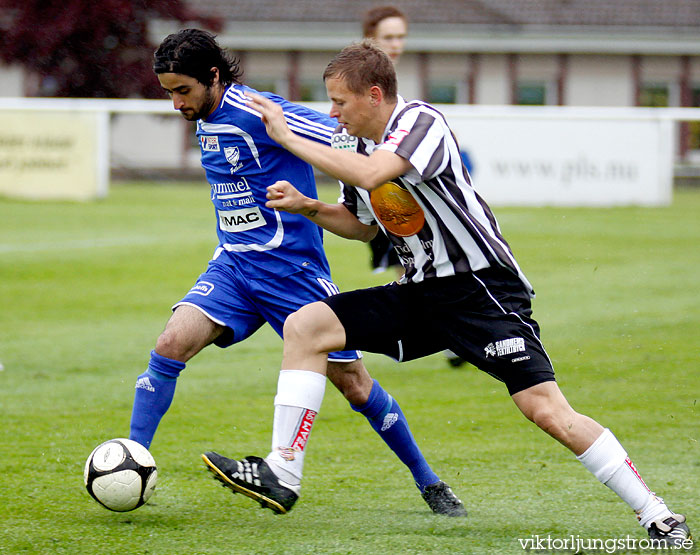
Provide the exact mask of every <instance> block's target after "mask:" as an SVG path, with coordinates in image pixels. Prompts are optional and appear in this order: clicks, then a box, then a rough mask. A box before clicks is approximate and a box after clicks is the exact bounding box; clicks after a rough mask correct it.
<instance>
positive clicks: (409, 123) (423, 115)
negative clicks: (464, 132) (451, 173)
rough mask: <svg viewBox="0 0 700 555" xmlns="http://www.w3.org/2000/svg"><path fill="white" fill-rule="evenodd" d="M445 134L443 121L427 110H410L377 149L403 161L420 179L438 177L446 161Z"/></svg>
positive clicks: (447, 157)
mask: <svg viewBox="0 0 700 555" xmlns="http://www.w3.org/2000/svg"><path fill="white" fill-rule="evenodd" d="M445 132H446V125H445V123H444V121H443V120H442V118H438V117H436V116H435V115H434V114H432V113H430V112H427V111H422V110H409V111H407V112H406V113H404V115H403V116H402V117H401V118H399V120H398V122H397V124H396V127H395V129H394V130H393V131H392V132H391V133H390V134H389V136H388V137H387V138H386V140H385V141H384V142H383V143H382V144H381V145H379V147H378V148H380V149H382V150H389V151H390V152H394V153H396V154H398V155H399V156H401V157H402V158H405V159H406V160H408V161H409V162H410V163H411V165H412V166H413V167H414V168H415V169H416V171H417V172H418V173H419V174H420V176H421V179H422V180H428V179H432V178H433V177H435V176H437V175H438V174H440V173H441V172H442V171H443V170H444V169H445V167H446V166H447V163H448V161H449V152H448V151H447V148H446V145H445Z"/></svg>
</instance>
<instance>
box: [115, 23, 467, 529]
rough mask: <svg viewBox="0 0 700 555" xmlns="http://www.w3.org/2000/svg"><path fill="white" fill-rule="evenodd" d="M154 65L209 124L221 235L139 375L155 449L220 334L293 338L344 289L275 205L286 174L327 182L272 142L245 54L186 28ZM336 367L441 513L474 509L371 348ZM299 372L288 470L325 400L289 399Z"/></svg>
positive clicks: (308, 124) (313, 129)
mask: <svg viewBox="0 0 700 555" xmlns="http://www.w3.org/2000/svg"><path fill="white" fill-rule="evenodd" d="M154 70H155V73H156V74H157V77H158V79H159V81H160V84H161V85H162V87H163V89H164V90H165V91H166V92H167V93H168V94H169V95H170V96H171V98H172V100H173V107H174V108H175V109H176V110H179V111H180V113H181V114H182V116H183V117H184V118H185V119H187V120H190V121H197V138H198V139H199V144H200V148H201V156H202V158H201V160H202V166H203V168H204V170H205V173H206V177H207V181H208V182H209V184H210V187H211V193H210V194H211V201H212V203H213V204H214V209H215V214H216V219H217V235H218V241H219V244H218V247H217V248H216V250H215V252H214V256H213V258H212V260H211V261H210V262H209V265H208V267H207V269H206V271H205V272H204V273H203V274H202V275H200V276H199V279H198V280H197V282H196V283H195V284H194V286H193V287H192V288H191V289H190V291H189V292H188V293H187V294H186V295H185V297H184V298H183V299H182V300H181V301H179V302H178V303H177V304H175V306H174V307H173V314H172V316H171V318H170V320H169V321H168V323H167V325H166V327H165V330H164V331H163V333H162V334H161V335H160V337H159V338H158V340H157V342H156V346H155V349H154V350H153V351H152V352H151V357H150V361H149V364H148V369H147V371H146V372H145V373H143V374H141V375H140V376H139V377H138V379H137V382H136V393H135V399H134V405H133V411H132V418H131V432H130V436H129V437H130V438H131V439H133V440H135V441H138V442H139V443H141V444H142V445H144V446H146V447H150V445H151V441H152V440H153V437H154V434H155V432H156V429H157V427H158V425H159V423H160V421H161V418H162V417H163V416H164V414H165V413H166V411H167V410H168V408H169V407H170V403H171V402H172V399H173V396H174V393H175V384H176V381H177V379H178V377H179V375H180V373H181V372H182V371H183V370H184V369H185V364H186V363H187V362H188V361H189V360H190V359H191V358H192V357H193V356H195V355H196V354H197V353H198V352H200V351H201V350H202V349H204V348H205V347H206V346H208V345H210V344H212V343H213V344H215V345H217V346H219V347H228V346H230V345H233V344H235V343H238V342H240V341H243V340H245V339H246V338H248V337H250V336H251V335H252V334H253V333H255V331H256V330H258V329H259V328H260V327H261V326H263V325H264V324H265V322H267V323H269V324H270V325H271V326H272V327H273V329H274V330H275V331H276V332H277V333H278V334H280V335H282V326H283V324H284V321H285V319H286V318H287V316H288V315H289V314H291V313H293V312H294V311H296V310H297V309H299V308H300V307H302V306H303V305H305V304H307V303H309V302H313V301H318V300H320V299H323V298H325V297H327V296H329V295H333V294H335V293H337V292H338V290H337V288H336V286H335V285H334V284H333V282H332V281H331V274H330V269H329V267H328V261H327V260H326V255H325V253H324V251H323V242H322V230H321V229H320V228H318V227H317V226H316V225H315V224H314V223H312V222H310V221H309V220H308V219H306V218H304V217H302V216H300V215H297V214H289V213H283V212H280V211H276V210H274V209H272V208H270V207H267V206H265V203H266V200H267V199H266V193H267V190H266V188H267V186H268V185H269V184H270V183H272V182H274V181H276V180H278V179H283V178H291V179H294V181H295V183H297V186H298V187H299V188H300V190H303V191H304V194H305V195H308V196H311V197H316V184H315V180H314V176H313V170H312V168H311V166H309V164H307V163H306V162H303V161H302V160H300V159H299V158H298V157H296V156H294V155H293V154H291V153H290V152H288V151H286V150H285V149H283V148H281V147H280V145H278V144H277V143H276V142H275V141H273V140H271V139H270V137H269V136H268V134H267V133H266V131H265V126H264V125H263V123H262V121H261V116H260V114H258V113H257V112H256V111H255V110H252V109H251V108H249V107H248V106H247V105H246V102H247V100H248V95H250V94H253V93H256V91H254V90H253V89H251V88H249V87H246V86H244V85H243V84H242V83H241V81H240V76H241V72H240V69H239V67H238V65H237V63H236V61H235V60H233V59H232V58H230V57H229V56H228V55H227V54H226V52H225V51H223V50H222V49H221V48H220V47H219V45H218V44H217V43H216V41H215V38H214V36H213V35H211V34H209V33H207V32H205V31H201V30H198V29H185V30H183V31H180V32H178V33H175V34H173V35H169V36H168V37H166V38H165V40H164V41H163V42H162V43H161V45H160V46H159V47H158V49H157V50H156V53H155V62H154ZM261 94H262V95H263V96H265V98H268V99H269V100H270V101H271V102H274V103H275V104H276V105H277V106H279V107H280V109H281V110H282V112H283V113H284V117H285V118H286V119H287V121H288V122H289V126H290V128H291V129H293V130H294V132H295V133H299V135H300V136H303V137H305V138H308V139H309V140H312V141H316V142H318V143H319V144H325V145H329V144H330V141H331V138H332V135H333V130H334V128H335V127H336V125H337V122H336V121H335V120H333V119H331V118H329V117H328V116H326V115H324V114H321V113H318V112H315V111H313V110H310V109H308V108H305V107H303V106H299V105H296V104H293V103H291V102H288V101H286V100H284V99H283V98H281V97H279V96H277V95H274V94H271V93H261ZM327 367H328V377H329V379H330V380H331V381H332V382H333V384H334V385H335V386H336V387H337V388H338V389H339V390H340V391H341V393H343V395H344V396H345V398H346V399H347V400H348V401H349V402H350V403H351V406H352V408H353V409H354V410H356V411H358V412H360V413H362V414H363V415H364V416H365V417H366V418H367V419H368V421H369V423H370V424H371V426H372V428H373V429H374V430H375V431H376V432H377V433H378V434H379V436H380V437H381V438H382V439H383V440H384V441H385V442H386V443H387V445H388V446H389V447H390V448H391V449H392V450H393V451H394V452H395V453H396V455H397V456H398V457H399V459H401V461H402V462H403V463H404V464H405V465H406V466H407V467H408V469H409V470H410V471H411V474H412V476H413V478H414V481H415V483H416V485H417V486H418V488H419V490H420V492H421V494H422V496H423V499H425V501H426V502H427V503H428V505H429V506H430V508H431V510H433V511H434V512H436V513H440V514H446V515H450V516H465V515H466V511H465V510H464V507H463V505H462V503H461V501H460V500H459V499H458V498H457V497H456V496H455V495H454V493H452V490H451V489H450V488H449V487H448V486H447V485H446V484H445V483H444V482H442V481H441V480H440V478H439V477H438V476H437V475H436V474H435V472H434V471H433V470H432V468H431V467H430V465H429V464H428V463H427V462H426V460H425V458H424V456H423V454H422V453H421V451H420V449H419V447H418V445H417V444H416V442H415V439H414V438H413V435H412V433H411V430H410V428H409V426H408V423H407V421H406V417H405V416H404V414H403V412H402V411H401V408H400V406H399V404H398V402H397V401H396V400H395V399H393V398H392V397H391V396H390V395H389V394H388V393H387V392H386V391H385V390H384V389H383V388H382V387H381V385H380V384H379V383H378V382H377V381H376V380H372V378H371V377H370V376H369V374H368V373H367V370H366V369H365V367H364V365H363V363H362V360H361V353H359V352H358V351H356V350H353V349H350V350H342V349H339V350H338V351H334V352H333V353H329V354H328V356H327ZM317 376H318V377H319V378H320V379H318V378H317ZM307 377H308V378H311V379H305V378H307ZM298 378H299V377H295V376H290V375H289V373H282V374H281V375H280V378H279V379H280V384H279V386H278V388H279V393H278V395H277V398H276V403H277V404H278V405H279V406H280V407H281V408H280V413H281V416H280V417H279V419H281V420H286V419H289V418H291V419H295V418H296V419H299V420H300V422H302V423H303V426H304V429H303V430H302V433H301V434H299V435H298V436H295V438H293V439H294V440H295V441H292V439H290V438H289V437H288V436H287V435H286V432H285V428H284V426H282V425H281V424H280V422H278V425H276V427H275V431H276V433H278V434H281V437H280V438H279V439H277V438H276V439H275V445H281V444H287V443H288V444H289V449H287V450H285V451H281V452H280V457H279V461H281V462H280V463H279V465H275V463H274V461H270V464H271V465H272V467H273V468H275V469H276V470H277V471H278V472H280V473H284V472H285V470H284V464H282V463H284V462H285V461H286V460H287V459H296V460H297V461H298V460H301V459H303V456H304V444H305V435H304V433H305V431H306V430H307V429H308V428H309V427H310V424H311V423H312V422H313V418H314V416H315V413H316V412H318V409H319V408H320V403H319V405H318V406H316V405H315V404H312V405H308V404H305V405H303V408H300V406H299V405H298V404H294V403H293V402H292V403H291V406H290V403H288V402H287V400H286V397H285V395H284V391H285V389H286V386H285V384H286V382H287V381H289V380H296V379H298ZM301 379H302V381H304V382H305V386H304V387H305V388H306V390H308V394H309V399H312V400H313V399H320V398H321V397H322V396H323V391H324V389H325V381H326V380H325V377H324V376H322V375H320V374H311V373H309V372H304V373H303V374H302V375H301ZM279 419H278V420H279ZM290 433H291V432H290ZM300 477H301V475H299V477H298V478H300ZM288 483H289V485H290V488H291V489H289V490H288V491H289V496H288V497H287V499H285V500H281V501H279V500H278V501H276V502H274V503H271V504H270V507H271V508H272V509H273V510H275V511H276V512H280V513H284V512H286V511H287V510H288V509H289V508H291V506H292V505H293V503H294V501H295V500H296V497H297V493H296V492H298V490H299V481H298V479H297V477H296V476H291V475H290V476H289V477H288ZM293 490H296V491H293Z"/></svg>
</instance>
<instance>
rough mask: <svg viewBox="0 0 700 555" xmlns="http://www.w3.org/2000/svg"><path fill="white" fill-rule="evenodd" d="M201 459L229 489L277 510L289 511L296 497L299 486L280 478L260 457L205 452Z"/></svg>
mask: <svg viewBox="0 0 700 555" xmlns="http://www.w3.org/2000/svg"><path fill="white" fill-rule="evenodd" d="M202 459H203V460H204V463H205V464H206V465H207V467H208V468H209V470H210V471H211V472H212V473H213V474H214V477H215V478H216V479H217V480H219V482H221V483H222V484H223V485H224V486H226V487H227V488H229V489H230V490H232V491H233V493H242V494H243V495H247V496H248V497H250V498H251V499H255V500H256V501H257V502H258V503H260V504H261V505H262V506H263V508H266V509H272V511H273V512H275V513H277V514H284V513H286V512H288V511H290V510H291V508H292V506H294V503H295V502H296V500H297V499H298V497H299V489H300V487H299V486H291V485H290V484H286V483H285V482H282V480H280V479H279V478H277V476H276V475H275V473H274V472H272V470H271V469H270V467H269V466H268V465H267V463H266V462H265V461H264V460H263V459H261V458H260V457H246V458H245V459H241V460H240V461H237V460H234V459H229V458H226V457H223V456H221V455H219V454H218V453H213V452H208V453H204V454H203V455H202ZM295 490H296V491H295Z"/></svg>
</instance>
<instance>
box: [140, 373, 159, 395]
mask: <svg viewBox="0 0 700 555" xmlns="http://www.w3.org/2000/svg"><path fill="white" fill-rule="evenodd" d="M135 389H145V390H146V391H150V392H151V393H153V392H154V391H155V390H156V388H155V387H153V385H151V380H149V379H148V376H144V377H143V378H139V379H138V380H136V388H135Z"/></svg>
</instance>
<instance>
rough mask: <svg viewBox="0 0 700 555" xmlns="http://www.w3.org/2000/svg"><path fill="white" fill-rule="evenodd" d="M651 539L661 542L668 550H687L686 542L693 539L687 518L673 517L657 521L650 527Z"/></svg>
mask: <svg viewBox="0 0 700 555" xmlns="http://www.w3.org/2000/svg"><path fill="white" fill-rule="evenodd" d="M649 538H650V539H652V540H660V541H661V542H662V543H663V545H664V546H665V548H666V549H683V548H685V549H687V548H688V547H689V546H688V545H687V544H686V543H685V542H686V540H690V539H692V536H691V535H690V529H689V528H688V525H687V524H686V523H685V516H683V515H675V514H674V515H671V516H667V517H665V518H660V519H658V520H655V521H654V522H652V523H651V526H649Z"/></svg>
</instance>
